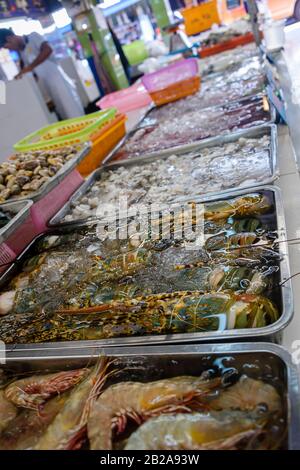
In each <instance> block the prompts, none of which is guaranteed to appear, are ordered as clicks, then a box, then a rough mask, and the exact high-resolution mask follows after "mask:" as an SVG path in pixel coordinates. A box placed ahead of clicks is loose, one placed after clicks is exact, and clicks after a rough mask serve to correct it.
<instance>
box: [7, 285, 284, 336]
mask: <svg viewBox="0 0 300 470" xmlns="http://www.w3.org/2000/svg"><path fill="white" fill-rule="evenodd" d="M278 318H279V313H278V310H277V308H276V307H275V305H274V304H273V303H272V302H271V301H270V300H269V299H267V298H265V297H263V296H259V295H251V294H234V293H232V292H216V293H203V292H197V291H195V292H186V291H183V292H173V293H170V294H156V295H150V296H145V297H139V298H136V299H129V300H124V301H112V302H110V303H108V304H102V305H98V306H97V305H94V306H92V307H84V308H74V309H72V308H68V309H60V310H58V311H57V312H56V313H55V314H53V313H52V312H50V313H46V312H45V310H42V312H40V313H39V314H36V313H34V314H29V313H26V314H23V315H22V314H19V315H17V318H16V315H14V314H11V315H8V317H6V321H5V323H3V324H2V325H1V329H0V334H1V339H2V340H3V341H5V342H6V343H14V342H17V343H28V342H47V341H62V340H64V341H75V340H84V339H85V340H86V339H90V340H94V339H105V338H117V337H122V336H123V337H124V336H141V335H151V334H152V335H154V334H175V333H194V332H205V331H216V330H221V331H222V330H225V329H234V328H261V327H264V326H266V325H269V324H272V323H274V322H275V321H277V320H278Z"/></svg>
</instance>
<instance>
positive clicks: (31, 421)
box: [0, 392, 69, 450]
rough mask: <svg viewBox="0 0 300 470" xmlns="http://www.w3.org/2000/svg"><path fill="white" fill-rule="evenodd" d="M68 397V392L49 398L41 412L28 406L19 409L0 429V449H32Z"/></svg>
mask: <svg viewBox="0 0 300 470" xmlns="http://www.w3.org/2000/svg"><path fill="white" fill-rule="evenodd" d="M68 398H69V392H66V393H63V394H62V395H57V396H55V397H54V398H51V399H50V400H48V401H47V402H46V403H45V405H44V406H43V413H37V412H36V410H29V409H28V408H23V409H21V410H20V411H19V413H18V415H17V416H16V417H15V418H14V419H12V420H11V421H10V422H9V423H8V424H7V426H6V427H5V429H4V430H3V431H2V433H1V435H0V450H27V449H32V448H33V447H34V446H35V444H36V443H37V442H38V440H39V439H40V437H41V436H42V435H43V434H44V432H45V431H46V429H47V427H48V426H49V424H50V423H51V422H52V421H53V419H54V418H55V416H56V415H57V413H59V411H60V410H61V409H62V408H63V406H64V405H65V403H66V401H67V400H68ZM11 406H13V405H12V404H11Z"/></svg>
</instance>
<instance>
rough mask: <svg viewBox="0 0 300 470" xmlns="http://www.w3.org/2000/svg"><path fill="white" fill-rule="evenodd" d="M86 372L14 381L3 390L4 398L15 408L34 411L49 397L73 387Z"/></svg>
mask: <svg viewBox="0 0 300 470" xmlns="http://www.w3.org/2000/svg"><path fill="white" fill-rule="evenodd" d="M88 372H89V370H88V369H77V370H70V371H64V372H58V373H54V374H47V375H33V376H31V377H27V378H24V379H20V380H16V381H15V382H13V383H11V384H10V385H9V386H8V387H7V388H6V389H5V392H4V393H5V397H6V398H7V399H8V400H10V401H11V402H12V403H13V404H14V405H16V406H21V407H23V408H29V409H33V410H36V409H38V408H39V406H40V405H42V404H43V403H45V401H46V400H48V399H49V398H50V397H51V396H53V395H57V394H59V393H63V392H65V391H66V390H68V389H70V388H72V387H74V385H76V384H77V383H79V382H80V381H81V380H82V379H83V378H84V377H86V376H87V374H88Z"/></svg>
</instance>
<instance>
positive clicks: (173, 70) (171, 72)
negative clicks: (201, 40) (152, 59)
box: [142, 59, 198, 93]
mask: <svg viewBox="0 0 300 470" xmlns="http://www.w3.org/2000/svg"><path fill="white" fill-rule="evenodd" d="M196 75H198V62H197V59H183V60H180V61H178V62H175V63H174V64H172V65H168V66H167V67H165V68H163V69H161V70H158V71H157V72H153V73H148V74H146V75H144V76H143V78H142V82H143V84H144V85H145V88H146V89H147V91H148V92H149V93H153V92H156V91H159V90H163V89H165V88H168V87H169V86H171V85H174V84H175V83H178V82H182V81H184V80H188V79H189V78H193V77H195V76H196Z"/></svg>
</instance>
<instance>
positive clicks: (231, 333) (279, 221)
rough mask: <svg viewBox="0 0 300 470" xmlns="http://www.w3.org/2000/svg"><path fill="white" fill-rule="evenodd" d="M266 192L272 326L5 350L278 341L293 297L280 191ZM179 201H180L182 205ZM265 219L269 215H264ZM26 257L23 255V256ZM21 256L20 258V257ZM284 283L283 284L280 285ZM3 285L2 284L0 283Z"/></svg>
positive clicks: (269, 188)
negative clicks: (275, 275)
mask: <svg viewBox="0 0 300 470" xmlns="http://www.w3.org/2000/svg"><path fill="white" fill-rule="evenodd" d="M259 191H263V192H268V193H269V196H270V197H271V198H272V199H273V201H274V206H275V216H276V217H275V219H276V220H275V221H274V222H275V224H273V225H274V228H273V230H277V232H278V242H279V243H278V245H279V253H280V257H281V260H280V263H279V264H280V273H279V278H280V279H279V281H278V297H279V299H278V302H277V303H278V308H279V309H280V310H281V317H280V318H279V319H278V320H277V321H276V322H275V323H273V324H272V325H269V326H266V327H262V328H252V329H251V328H250V329H233V330H225V331H216V332H202V333H200V332H197V333H182V334H173V335H149V336H136V337H129V338H128V337H127V338H126V337H125V338H124V337H122V338H114V339H104V340H88V341H76V342H72V341H71V342H68V341H64V342H56V343H51V342H49V343H32V344H16V345H9V346H8V347H9V349H10V350H12V349H18V350H20V351H21V350H23V351H28V352H29V351H32V350H43V349H44V350H48V351H49V352H50V351H54V350H56V349H62V348H65V349H68V350H69V349H70V348H74V347H75V348H76V347H77V348H79V347H80V348H92V349H94V348H99V347H110V346H133V345H143V346H147V347H148V346H149V345H153V344H173V343H205V342H210V343H211V342H232V341H236V340H238V341H243V340H244V341H245V340H249V341H273V342H280V341H281V335H282V331H283V330H284V328H286V327H287V325H288V324H289V323H290V321H291V320H292V317H293V294H292V283H291V280H290V268H289V258H288V247H287V243H286V240H287V235H286V226H285V219H284V212H283V205H282V199H281V193H280V190H279V189H278V188H277V187H274V186H261V187H258V188H255V192H259ZM249 193H251V191H249V190H243V191H232V192H231V193H226V195H224V197H222V196H220V195H219V196H215V195H214V196H209V197H205V198H201V197H196V198H192V199H191V198H189V199H186V201H189V200H193V201H197V202H208V201H216V200H221V199H228V198H230V197H237V196H241V195H244V194H249ZM186 201H182V202H186ZM266 217H269V216H266ZM82 226H84V224H77V227H82ZM73 228H74V226H72V227H69V228H61V229H59V230H58V231H55V232H54V233H65V232H66V231H69V230H72V229H73ZM25 255H26V253H25ZM23 256H24V255H23ZM23 256H22V255H21V257H20V258H19V262H22V259H23ZM16 269H18V266H15V267H14V268H11V270H10V271H9V273H8V274H7V275H6V274H4V275H3V276H2V282H3V283H6V282H7V281H8V280H9V277H10V276H11V275H12V273H14V274H16ZM283 282H284V284H282V283H283ZM2 285H3V284H2Z"/></svg>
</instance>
